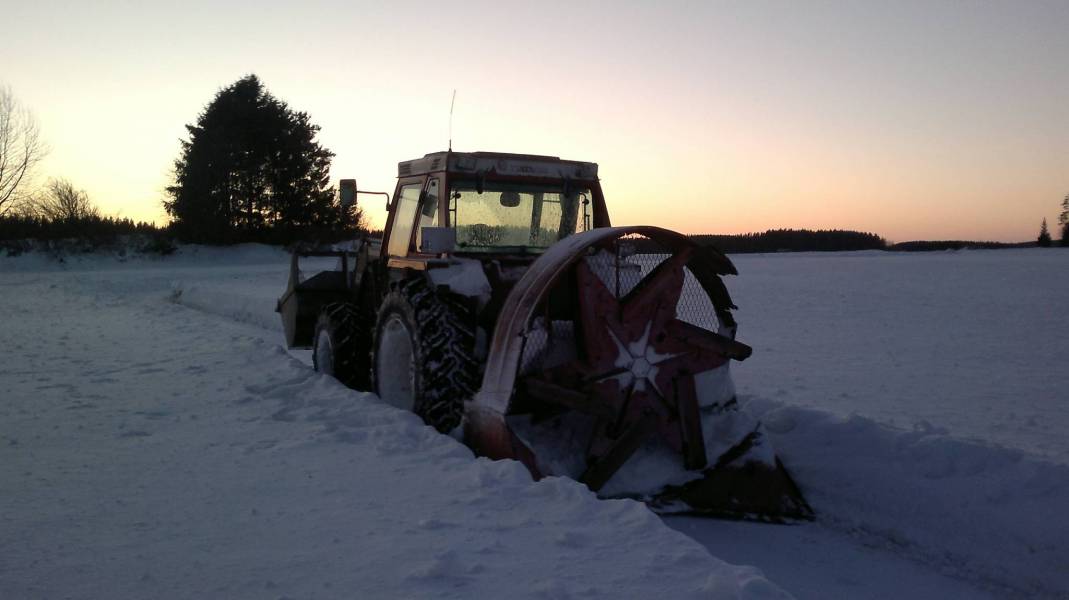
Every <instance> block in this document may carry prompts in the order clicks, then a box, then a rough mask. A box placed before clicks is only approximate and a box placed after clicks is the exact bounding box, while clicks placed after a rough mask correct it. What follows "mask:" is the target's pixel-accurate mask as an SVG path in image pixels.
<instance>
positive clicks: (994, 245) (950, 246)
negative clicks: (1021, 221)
mask: <svg viewBox="0 0 1069 600" xmlns="http://www.w3.org/2000/svg"><path fill="white" fill-rule="evenodd" d="M1035 245H1036V243H1035V242H1017V243H1012V244H1010V243H1005V242H968V241H963V240H941V241H932V242H921V241H918V242H899V243H897V244H891V245H890V246H888V247H887V249H888V250H893V251H895V252H932V251H935V250H965V249H970V250H978V249H982V250H995V249H999V248H1028V247H1031V246H1035Z"/></svg>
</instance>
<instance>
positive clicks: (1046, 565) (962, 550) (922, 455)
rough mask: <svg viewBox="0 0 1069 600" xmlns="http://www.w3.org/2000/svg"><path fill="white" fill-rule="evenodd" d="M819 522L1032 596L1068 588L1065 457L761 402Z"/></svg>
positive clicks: (928, 428) (921, 426)
mask: <svg viewBox="0 0 1069 600" xmlns="http://www.w3.org/2000/svg"><path fill="white" fill-rule="evenodd" d="M750 406H751V409H752V410H756V411H757V412H763V415H762V417H761V418H762V420H763V422H764V424H765V427H766V430H767V431H768V432H769V435H770V437H771V439H772V442H773V444H774V446H775V447H776V449H777V451H778V452H779V453H780V456H781V458H782V459H783V461H784V463H785V464H786V465H787V467H788V468H789V469H790V471H791V473H792V474H793V475H794V477H795V479H796V480H797V481H798V482H799V485H800V486H801V487H802V488H803V492H804V493H805V494H806V497H807V498H808V499H809V501H810V502H811V504H812V505H813V507H814V508H815V509H816V511H817V513H818V518H819V519H820V520H821V522H823V523H825V524H828V525H831V526H833V527H835V528H837V529H840V530H843V531H846V532H849V533H851V534H853V535H857V536H859V537H861V538H863V539H864V540H866V543H869V544H875V545H879V546H883V547H887V548H889V549H892V550H893V551H894V552H896V553H903V554H906V555H910V556H912V557H914V558H917V559H921V560H924V561H926V562H929V563H930V564H933V565H936V566H937V567H938V568H939V569H941V570H942V571H943V572H945V573H948V574H952V575H955V576H960V577H965V578H969V579H979V580H982V581H986V582H987V583H989V584H993V585H996V586H1005V587H1006V588H1009V589H1011V590H1014V591H1016V592H1023V593H1026V594H1029V595H1031V594H1041V593H1042V594H1051V593H1053V594H1054V595H1056V596H1060V595H1069V518H1067V517H1066V514H1065V511H1066V510H1067V508H1069V466H1066V465H1062V464H1056V463H1050V462H1045V461H1043V460H1042V459H1039V458H1037V457H1034V456H1030V455H1027V454H1025V453H1023V452H1021V451H1019V450H1013V449H1007V448H1003V447H999V446H993V445H984V444H982V443H979V442H970V441H963V440H958V439H954V438H952V437H950V436H949V435H947V432H946V431H945V430H942V429H939V428H936V427H933V426H932V425H930V424H928V423H926V422H923V421H922V422H920V423H918V424H917V425H916V426H915V427H914V428H913V429H912V430H904V429H896V428H892V427H890V426H887V425H881V424H879V423H877V422H875V421H873V420H871V419H868V418H865V417H861V416H857V415H855V416H852V417H837V416H833V415H831V414H829V413H827V412H823V411H818V410H813V409H806V408H801V407H790V406H777V405H776V404H775V403H771V402H761V401H755V402H752V403H751V405H750Z"/></svg>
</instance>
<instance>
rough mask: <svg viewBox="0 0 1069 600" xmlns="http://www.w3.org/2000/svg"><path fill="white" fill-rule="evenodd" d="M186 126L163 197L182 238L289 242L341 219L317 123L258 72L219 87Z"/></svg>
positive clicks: (337, 223) (330, 154)
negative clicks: (274, 93)
mask: <svg viewBox="0 0 1069 600" xmlns="http://www.w3.org/2000/svg"><path fill="white" fill-rule="evenodd" d="M186 130H187V131H188V132H189V139H188V140H182V142H181V144H182V152H181V155H180V156H179V158H178V159H177V160H176V161H175V164H174V171H175V180H174V185H172V186H170V187H168V188H167V192H168V195H169V196H170V198H169V199H168V200H166V201H165V202H164V207H165V208H166V210H167V212H168V213H169V214H170V215H171V217H172V218H173V219H174V221H173V226H174V228H175V231H176V233H178V234H179V236H181V237H182V238H183V239H187V240H192V241H200V242H208V243H233V242H240V241H249V240H260V241H276V242H282V241H284V242H288V241H292V240H293V239H295V237H296V236H298V235H299V234H300V233H301V232H302V231H306V230H325V229H335V228H338V227H339V226H340V225H341V223H340V221H341V211H340V210H339V208H338V206H337V203H336V202H335V196H334V189H333V188H332V187H329V185H328V184H329V181H330V180H329V169H330V160H331V158H332V157H333V156H334V153H333V152H331V151H330V150H327V149H326V148H324V147H322V146H320V144H319V143H318V142H317V141H316V139H315V137H316V134H317V133H318V132H319V126H318V125H315V124H313V123H312V122H311V121H310V119H309V117H308V114H307V113H304V112H296V111H293V110H291V109H290V108H289V106H288V105H287V104H286V103H285V102H283V101H281V100H279V99H277V98H275V97H274V96H272V95H271V94H270V93H269V92H268V91H267V90H266V89H265V88H264V86H263V84H262V83H261V82H260V80H259V78H257V77H256V75H247V76H245V77H243V78H241V79H239V80H238V81H236V82H234V83H233V84H231V85H230V86H228V87H226V88H223V89H222V90H220V91H219V92H218V93H217V94H216V95H215V98H214V99H213V100H212V101H211V102H210V103H209V104H208V105H207V106H206V107H205V109H204V111H203V112H202V113H201V114H200V116H199V117H198V118H197V122H196V124H195V125H187V126H186Z"/></svg>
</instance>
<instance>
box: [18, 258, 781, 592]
mask: <svg viewBox="0 0 1069 600" xmlns="http://www.w3.org/2000/svg"><path fill="white" fill-rule="evenodd" d="M239 254H240V251H239ZM5 260H6V259H5ZM271 260H272V262H273V261H274V260H275V259H274V258H271ZM13 261H14V263H16V264H12V263H9V262H5V266H4V269H5V272H4V273H3V275H0V277H2V284H3V287H2V290H3V292H2V299H3V302H0V318H2V319H3V323H4V325H3V330H2V332H3V338H4V341H5V343H4V344H3V346H2V347H0V381H2V389H3V390H4V391H3V402H2V403H0V453H2V454H0V456H2V460H0V481H3V482H4V488H5V489H4V492H3V494H0V566H2V568H0V597H3V598H51V597H70V598H100V597H116V598H136V597H152V598H164V597H174V598H189V597H227V598H294V597H300V598H335V597H353V596H357V597H375V598H392V597H454V598H468V597H485V596H490V595H507V596H509V597H517V598H545V597H549V598H569V597H620V596H631V597H650V596H652V595H654V594H657V593H668V594H671V595H673V596H678V597H683V598H755V599H756V598H777V597H780V598H785V597H788V596H787V594H786V593H784V592H782V591H781V590H779V588H778V587H777V586H775V584H773V583H771V582H769V581H768V580H767V579H765V578H764V577H763V576H761V575H760V574H759V573H758V572H757V571H755V570H754V569H752V568H745V567H736V566H732V565H728V564H727V563H724V562H723V561H721V560H719V559H717V558H715V557H713V556H711V555H710V554H709V553H708V552H707V551H706V550H705V549H704V548H703V547H702V546H701V545H700V544H699V543H698V542H696V541H693V540H691V539H689V538H687V537H686V536H684V535H682V534H680V533H678V532H675V531H673V530H671V529H669V528H668V527H666V526H665V525H664V524H663V523H662V522H661V521H660V520H659V519H658V518H657V517H656V516H654V515H653V514H652V513H650V512H649V511H648V510H646V508H645V507H644V506H643V505H641V504H639V503H636V502H633V501H612V502H605V501H600V500H598V499H597V498H596V497H595V496H594V495H593V494H592V493H590V492H589V491H588V490H586V488H585V487H583V486H582V485H580V484H578V483H576V482H574V481H571V480H567V479H547V480H544V481H541V482H538V483H535V482H532V481H531V480H530V478H529V476H528V474H527V472H526V470H525V469H524V468H523V467H522V466H521V465H519V464H518V463H514V462H492V461H488V460H485V459H475V458H473V457H472V455H471V452H470V451H469V450H468V449H467V448H465V447H464V446H463V445H461V444H459V443H458V442H456V441H455V440H453V439H452V438H450V437H448V436H443V435H439V434H437V433H436V432H435V431H434V430H433V429H431V428H428V427H426V426H424V425H423V423H422V422H421V421H420V420H419V419H418V418H417V417H416V416H415V415H412V414H410V413H407V412H404V411H400V410H397V409H394V408H392V407H389V406H386V405H385V404H383V403H381V402H379V401H378V400H377V399H376V398H375V397H374V396H373V395H371V394H366V393H361V392H355V391H352V390H349V389H346V388H344V387H342V386H341V385H340V384H338V383H337V382H336V381H334V380H333V379H331V378H329V377H326V376H322V375H319V374H316V373H315V372H314V371H312V370H310V369H309V368H308V367H307V366H306V364H304V363H303V362H302V361H299V360H296V359H294V358H293V357H291V356H290V355H289V354H288V353H286V352H285V351H284V350H283V349H282V348H281V347H280V346H279V341H280V338H279V334H278V333H277V332H276V331H272V330H264V329H262V328H259V327H256V326H255V325H252V324H250V323H257V322H259V319H260V314H261V313H262V312H264V311H267V312H269V311H270V308H271V307H270V304H271V303H272V302H273V298H271V297H270V296H269V297H268V298H266V299H265V301H264V304H266V305H267V307H261V308H260V310H258V311H251V310H249V309H248V308H247V307H246V306H245V303H244V300H242V299H241V298H245V297H247V294H243V295H242V296H241V298H239V299H238V300H237V301H236V302H235V303H234V304H232V305H229V306H227V305H226V303H225V302H222V301H221V299H222V298H223V297H224V293H223V292H224V291H225V290H227V289H231V290H234V289H237V290H240V289H242V286H241V284H240V282H241V281H250V282H251V280H252V279H254V278H255V275H256V274H257V273H259V272H260V269H261V268H264V269H267V265H261V266H257V265H255V264H253V263H252V262H242V261H241V260H237V261H236V262H237V266H234V265H233V264H229V265H228V264H223V261H217V260H214V259H213V260H211V261H210V262H208V264H205V265H203V266H201V267H200V268H199V269H196V268H193V267H191V265H190V264H189V263H190V261H189V260H187V257H178V258H177V259H176V260H175V261H174V263H173V264H170V263H167V261H163V262H164V263H166V264H165V265H161V264H160V263H158V262H156V261H143V263H142V264H141V265H140V266H135V265H130V264H115V263H112V262H110V261H100V264H97V265H95V268H94V265H92V264H90V263H91V262H92V261H89V260H85V261H78V262H77V263H75V261H69V262H70V264H69V265H68V266H69V269H67V270H61V269H43V270H34V269H33V268H32V265H28V264H20V263H22V262H23V261H22V259H13ZM29 262H30V263H32V262H33V260H32V259H31V261H29ZM193 262H196V261H195V260H194V261H193ZM271 268H273V269H274V270H275V271H276V273H275V275H276V277H277V276H278V275H279V274H280V273H284V272H285V262H283V263H282V264H281V268H280V265H274V266H273V267H271ZM197 270H200V271H203V272H202V273H200V274H198V273H197V272H196V271H197ZM172 281H187V282H192V283H187V284H184V285H179V286H178V289H182V290H190V294H189V295H190V296H192V297H200V298H208V297H209V292H210V293H211V294H215V296H214V298H215V301H213V302H205V303H204V304H203V306H204V307H208V308H211V309H212V312H213V313H215V314H210V313H209V314H206V313H204V312H202V311H200V310H194V309H191V308H190V307H187V306H184V305H182V304H180V302H184V301H186V300H187V299H188V297H187V294H186V293H185V292H183V293H182V294H179V295H177V296H176V295H175V294H174V293H173V291H172V290H173V289H175V288H174V287H172V283H171V282H172ZM275 281H276V285H280V284H278V283H277V282H278V281H279V280H278V279H275ZM198 290H199V291H198ZM171 300H177V301H178V302H179V303H176V302H173V301H171ZM217 315H225V317H220V316H217ZM232 316H237V317H240V318H242V319H244V320H245V321H246V322H240V321H236V320H233V319H231V318H229V317H232ZM636 545H638V546H640V547H641V549H642V550H641V552H636V551H634V548H635V546H636Z"/></svg>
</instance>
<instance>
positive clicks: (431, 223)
mask: <svg viewBox="0 0 1069 600" xmlns="http://www.w3.org/2000/svg"><path fill="white" fill-rule="evenodd" d="M438 189H439V183H438V178H437V177H432V178H431V179H430V180H428V181H427V191H426V192H424V193H423V201H422V202H420V205H419V229H417V230H416V247H415V248H414V250H415V251H416V252H419V251H420V247H422V246H423V228H424V227H437V226H438Z"/></svg>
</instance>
